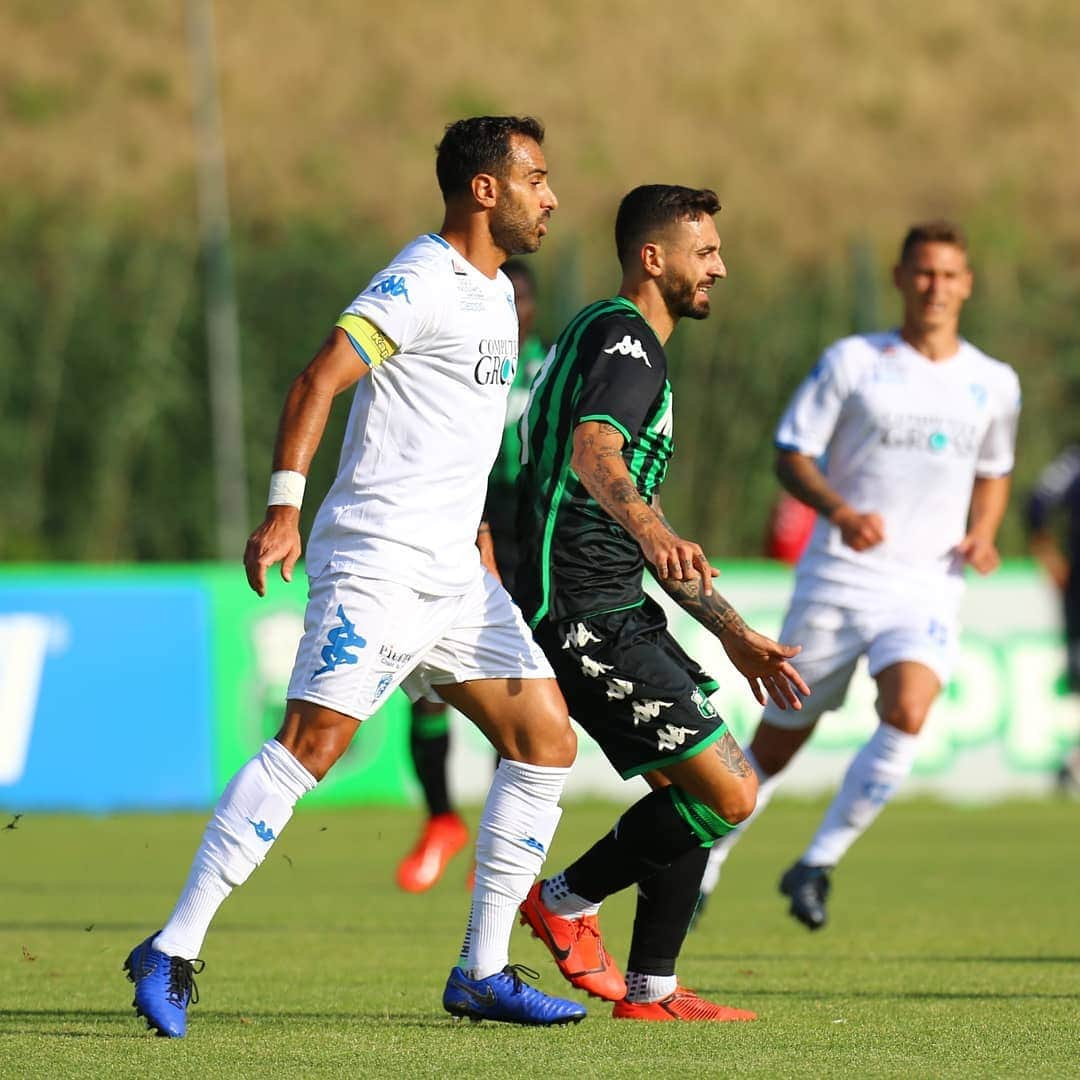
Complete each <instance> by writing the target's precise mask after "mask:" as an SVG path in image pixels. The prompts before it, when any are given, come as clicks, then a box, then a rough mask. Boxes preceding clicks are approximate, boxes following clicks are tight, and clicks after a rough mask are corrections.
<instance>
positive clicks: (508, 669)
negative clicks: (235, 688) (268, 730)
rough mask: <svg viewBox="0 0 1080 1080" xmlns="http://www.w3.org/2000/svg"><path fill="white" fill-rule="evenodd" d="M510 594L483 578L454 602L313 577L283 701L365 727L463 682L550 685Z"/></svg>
mask: <svg viewBox="0 0 1080 1080" xmlns="http://www.w3.org/2000/svg"><path fill="white" fill-rule="evenodd" d="M554 677H555V676H554V674H553V673H552V670H551V666H550V665H549V664H548V662H547V659H546V658H545V656H544V654H543V653H542V652H541V651H540V647H539V646H538V645H537V644H536V643H535V642H534V641H533V637H532V633H531V632H530V631H529V628H528V627H527V626H526V625H525V620H524V619H523V618H522V616H521V612H520V611H519V610H518V608H517V606H516V605H515V604H514V602H513V601H512V600H511V599H510V594H509V593H507V591H506V590H505V589H504V588H503V587H502V586H501V585H500V584H499V583H498V581H496V580H495V578H494V577H492V576H491V575H490V574H489V573H488V572H487V571H486V570H482V571H481V572H479V573H478V574H477V577H476V581H475V582H474V584H473V585H472V587H471V588H470V590H469V591H468V592H467V593H465V594H464V595H461V596H432V595H430V594H428V593H421V592H417V591H416V590H415V589H412V588H410V587H409V586H407V585H399V584H397V583H395V582H392V581H377V580H374V579H371V578H361V577H356V576H355V575H353V574H343V573H340V572H337V573H334V572H327V573H324V574H321V575H319V576H318V577H317V578H315V579H314V580H313V581H312V582H311V584H310V589H309V593H308V605H307V611H306V612H305V614H304V636H303V637H302V638H301V639H300V646H299V648H298V649H297V652H296V663H295V664H294V666H293V673H292V678H291V679H290V681H289V689H288V694H287V696H288V697H289V698H290V699H300V700H302V701H313V702H315V703H317V704H319V705H325V706H327V707H328V708H331V709H334V710H335V711H337V712H341V713H344V714H345V715H346V716H352V717H354V718H355V719H357V720H366V719H367V718H368V717H369V716H371V714H372V713H374V712H375V711H376V710H377V709H378V708H379V706H380V705H381V704H382V703H383V702H384V701H385V700H386V697H387V696H388V695H389V694H390V692H391V691H392V690H393V689H394V688H395V687H397V686H400V687H401V688H402V689H403V690H404V691H405V692H406V693H407V694H408V695H409V697H410V698H411V699H412V700H413V701H416V700H417V699H418V698H422V697H429V698H432V697H434V698H437V697H438V691H437V689H436V688H437V687H438V686H440V685H442V684H446V683H459V682H466V681H468V680H470V679H553V678H554Z"/></svg>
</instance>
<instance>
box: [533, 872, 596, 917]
mask: <svg viewBox="0 0 1080 1080" xmlns="http://www.w3.org/2000/svg"><path fill="white" fill-rule="evenodd" d="M540 901H541V903H542V904H543V905H544V907H546V908H547V909H548V911H550V912H551V913H552V914H553V915H558V916H560V917H561V918H563V919H580V918H581V917H582V916H583V915H595V914H596V913H597V912H598V911H599V910H600V905H599V904H597V903H594V902H593V901H592V900H586V899H585V897H584V896H579V895H578V894H577V893H576V892H572V891H571V890H570V887H569V886H568V885H567V884H566V874H556V875H555V876H554V877H551V878H548V879H547V880H546V881H545V882H544V884H543V886H542V887H541V889H540Z"/></svg>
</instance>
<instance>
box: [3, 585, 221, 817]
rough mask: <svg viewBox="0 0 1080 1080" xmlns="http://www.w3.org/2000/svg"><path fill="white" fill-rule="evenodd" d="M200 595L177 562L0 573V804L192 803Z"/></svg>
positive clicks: (202, 796)
mask: <svg viewBox="0 0 1080 1080" xmlns="http://www.w3.org/2000/svg"><path fill="white" fill-rule="evenodd" d="M209 620H210V604H209V600H208V597H207V592H206V589H205V587H204V586H203V584H202V583H201V582H200V581H198V580H197V579H196V578H195V577H194V576H193V575H191V574H190V573H188V574H186V575H182V574H176V575H170V574H167V573H157V574H147V575H140V576H138V577H136V578H133V577H132V576H131V575H130V573H128V574H127V575H123V574H121V573H117V574H112V573H110V572H109V571H108V570H104V571H103V570H102V569H101V568H98V569H97V570H96V571H95V572H93V574H92V575H91V574H87V573H79V572H77V571H68V572H63V571H56V570H53V571H51V572H49V573H48V574H47V575H46V574H42V573H40V572H39V573H33V572H28V573H26V574H18V573H12V572H10V571H7V572H5V573H4V574H3V576H2V577H0V806H4V807H7V808H11V809H15V810H19V811H22V810H27V809H35V808H45V809H50V810H65V809H71V810H91V811H104V810H116V809H126V808H140V809H153V808H155V807H161V808H165V807H168V808H183V807H192V808H195V807H198V808H204V807H206V806H207V805H208V804H210V803H212V802H213V801H214V797H215V796H216V794H217V792H216V791H215V790H212V789H213V788H214V787H215V781H214V778H213V767H212V760H211V746H212V735H211V724H212V693H211V668H210V626H209Z"/></svg>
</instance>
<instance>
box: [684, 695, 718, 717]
mask: <svg viewBox="0 0 1080 1080" xmlns="http://www.w3.org/2000/svg"><path fill="white" fill-rule="evenodd" d="M690 700H691V701H692V702H693V703H694V704H695V705H696V706H697V711H698V712H699V713H701V715H702V716H703V717H704V718H705V719H706V720H712V719H713V718H714V717H715V716H717V715H718V714H717V712H716V707H715V706H714V705H713V703H712V702H711V701H710V700H709V699H708V697H707V696H706V694H705V691H704V690H701V689H698V690H695V691H694V692H693V693H692V694H691V695H690Z"/></svg>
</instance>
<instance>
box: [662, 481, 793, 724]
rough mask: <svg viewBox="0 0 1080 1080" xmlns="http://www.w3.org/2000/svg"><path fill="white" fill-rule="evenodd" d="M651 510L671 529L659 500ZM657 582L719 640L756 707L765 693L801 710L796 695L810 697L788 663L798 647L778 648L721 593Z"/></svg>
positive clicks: (684, 583)
mask: <svg viewBox="0 0 1080 1080" xmlns="http://www.w3.org/2000/svg"><path fill="white" fill-rule="evenodd" d="M652 510H653V512H654V513H655V514H656V516H657V517H658V518H659V519H660V521H661V522H662V523H663V524H664V525H665V526H666V527H667V528H670V526H669V525H668V523H667V519H666V518H665V517H664V514H663V511H662V510H661V509H660V500H659V499H654V500H653V505H652ZM657 580H658V581H659V582H660V586H661V588H663V590H664V591H665V592H666V593H667V594H668V595H669V596H670V597H671V598H672V599H673V600H674V601H675V602H676V603H677V604H678V605H679V607H681V608H682V609H683V610H684V611H685V612H687V613H688V614H690V615H692V616H693V617H694V618H695V619H696V620H697V621H698V622H699V623H701V625H702V626H704V627H705V629H706V630H708V631H709V632H710V633H711V634H712V635H713V636H714V637H716V638H718V639H719V641H720V644H721V645H723V646H724V652H726V653H727V655H728V659H729V660H730V661H731V662H732V664H733V665H734V666H735V668H736V670H737V671H738V672H739V674H741V675H742V676H743V677H744V678H745V679H746V681H747V682H748V683H749V684H750V691H751V693H753V695H754V697H755V698H756V699H757V701H758V703H759V704H761V705H764V704H765V695H766V694H768V696H769V697H771V698H772V699H773V701H774V702H776V704H777V705H778V706H779V707H780V708H781V709H786V708H787V707H788V706H789V705H790V706H791V707H792V708H793V709H801V708H802V701H801V700H800V698H799V694H809V693H810V688H809V687H808V686H807V685H806V683H805V682H803V680H802V676H801V675H799V673H798V672H797V671H796V670H795V668H794V667H792V665H791V663H790V660H791V657H793V656H795V655H797V654H798V652H799V648H800V647H799V646H792V645H781V644H780V643H779V642H777V641H773V640H772V639H771V638H767V637H765V636H764V634H759V633H757V631H755V630H751V629H750V627H749V626H747V625H746V623H745V622H744V621H743V618H742V616H741V615H740V614H739V613H738V612H737V611H736V610H735V608H733V607H732V606H731V604H730V603H728V601H727V600H725V599H724V597H723V596H721V595H720V593H718V592H716V591H715V590H712V591H710V592H709V593H708V594H706V593H705V592H704V591H703V590H702V588H701V582H700V581H698V580H697V579H691V580H689V581H674V580H671V579H670V578H669V579H668V580H666V581H665V580H664V579H662V578H660V577H657Z"/></svg>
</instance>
